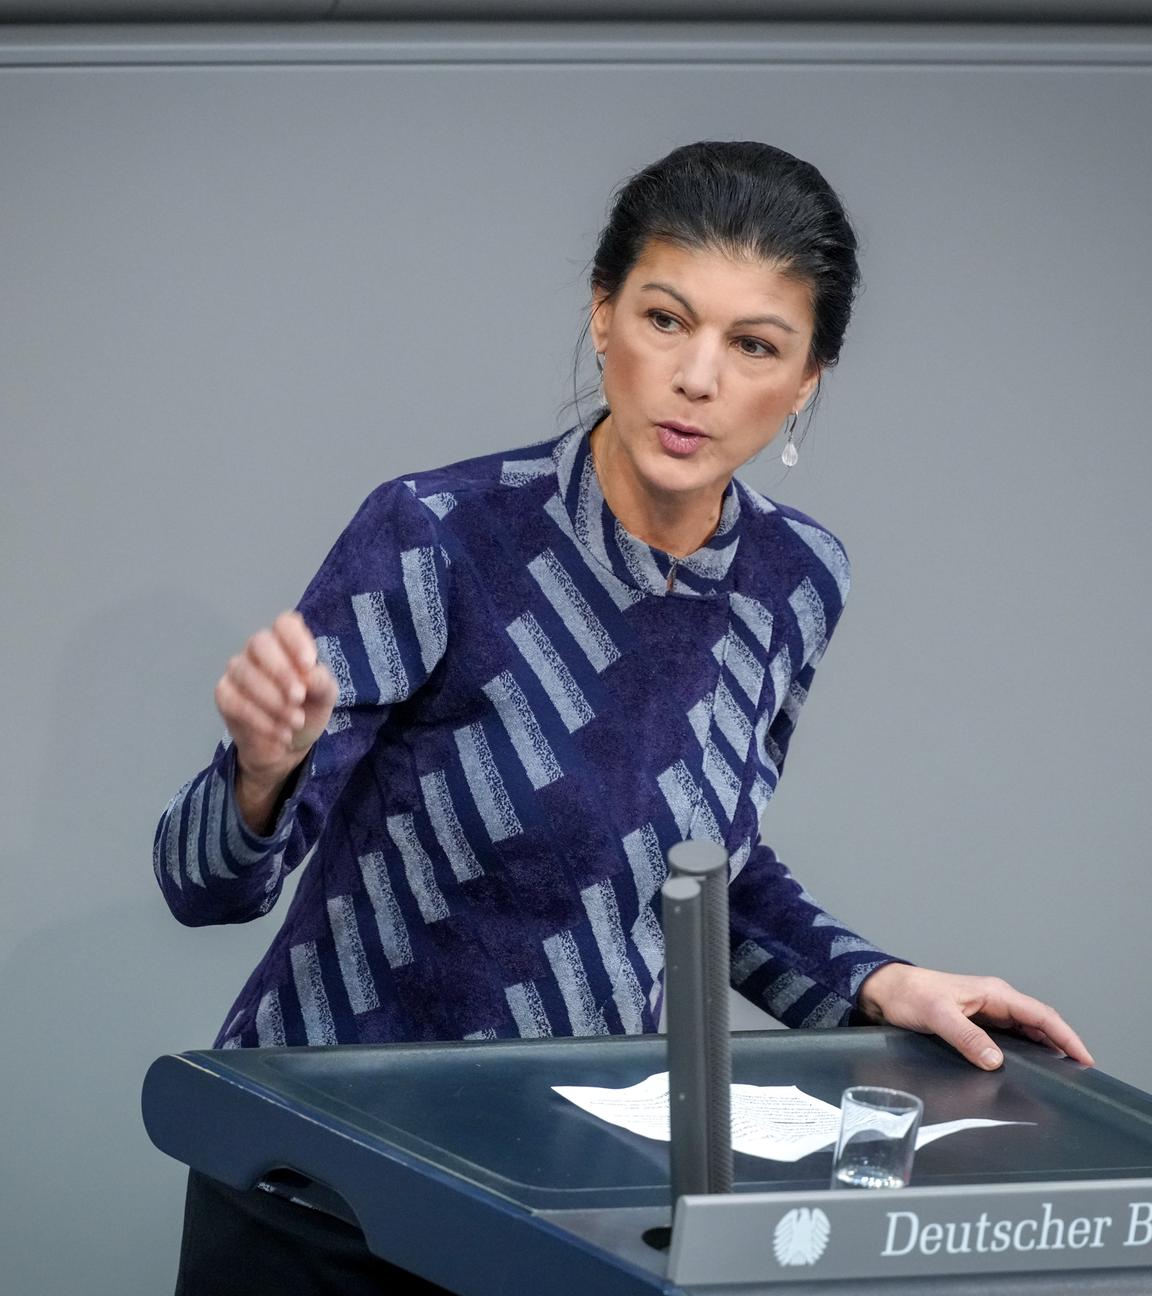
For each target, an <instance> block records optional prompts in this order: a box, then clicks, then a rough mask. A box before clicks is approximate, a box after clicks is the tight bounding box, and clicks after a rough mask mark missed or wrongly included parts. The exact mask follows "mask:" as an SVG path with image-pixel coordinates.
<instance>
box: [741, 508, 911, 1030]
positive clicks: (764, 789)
mask: <svg viewBox="0 0 1152 1296" xmlns="http://www.w3.org/2000/svg"><path fill="white" fill-rule="evenodd" d="M796 529H797V530H798V531H800V530H803V531H804V532H809V533H811V534H813V535H815V547H816V551H817V553H818V554H819V555H820V556H821V557H822V558H823V559H824V567H823V568H822V569H821V576H820V578H819V579H820V584H821V586H822V597H821V598H820V615H819V617H818V618H817V620H818V621H819V623H820V630H819V632H818V633H817V634H815V635H809V634H801V635H800V636H799V639H801V640H803V641H804V642H805V645H806V648H807V651H806V652H805V653H804V656H803V660H802V665H801V668H800V669H799V670H798V671H796V672H795V674H793V673H792V672H791V671H790V670H789V671H787V672H786V673H783V672H782V673H781V674H780V677H779V678H774V686H775V688H776V689H777V690H778V692H779V694H780V696H781V701H780V704H779V706H778V707H777V709H776V713H775V715H774V716H773V717H772V718H771V721H770V722H769V721H768V720H767V718H765V720H763V721H762V722H761V724H760V725H758V726H757V727H756V730H755V743H754V745H755V755H754V759H755V760H756V761H757V763H758V765H759V767H760V768H759V770H758V771H757V773H756V775H755V777H754V779H753V783H752V789H751V794H750V795H751V800H752V803H753V805H754V806H755V810H756V813H757V815H759V814H760V813H762V812H763V810H764V808H765V806H766V805H767V804H768V801H769V800H770V798H771V796H772V794H773V792H774V791H775V788H776V784H777V782H778V780H779V778H780V776H781V775H782V773H783V770H784V761H785V758H786V756H787V753H788V745H789V743H790V742H791V739H792V735H793V733H794V731H795V728H796V722H797V720H798V718H799V714H800V710H801V708H802V706H803V705H804V702H805V701H806V700H807V697H808V692H809V689H810V688H811V686H812V679H813V676H814V675H815V669H816V664H817V662H818V661H819V660H820V658H821V657H822V656H823V653H824V650H825V649H826V647H827V643H828V640H829V638H830V637H831V634H832V631H833V629H834V628H835V625H836V623H837V621H838V620H839V616H840V613H841V611H842V610H843V601H844V598H845V597H846V595H847V589H848V561H847V557H846V555H845V554H844V552H843V549H842V548H841V547H840V545H839V542H838V541H835V540H834V539H833V538H832V537H830V536H828V537H827V538H825V536H826V533H823V532H820V533H815V532H814V531H813V529H812V528H808V527H804V528H799V527H798V528H796ZM808 542H809V544H813V543H814V541H813V540H812V539H809V541H808ZM833 572H834V573H835V577H836V579H834V580H830V579H828V577H829V575H830V573H833ZM805 587H806V588H810V589H811V591H812V594H811V596H810V597H815V596H816V586H815V584H813V583H810V582H805ZM794 642H795V641H794ZM786 651H787V650H785V652H782V653H780V654H778V656H777V658H776V659H775V661H774V663H773V666H774V667H775V665H776V663H777V662H780V661H781V660H782V659H786ZM772 674H773V675H774V676H775V675H776V674H777V672H776V670H773V671H772ZM753 841H754V844H753V845H752V847H751V850H750V851H749V852H748V853H747V855H746V857H745V858H744V860H743V861H741V858H740V852H737V853H736V854H735V855H734V856H733V860H732V863H733V871H734V874H735V876H734V878H733V881H732V884H731V886H730V888H729V907H730V915H731V941H732V967H731V983H732V986H733V988H734V989H736V990H737V991H739V993H740V994H741V995H743V996H744V998H746V999H748V1000H749V1001H750V1002H752V1003H754V1004H755V1005H756V1006H757V1007H758V1008H761V1009H763V1010H764V1011H765V1012H767V1013H768V1014H769V1015H770V1016H772V1017H775V1018H776V1019H777V1020H778V1021H781V1022H783V1023H784V1024H785V1025H786V1026H806V1027H817V1026H842V1025H862V1024H864V1023H865V1022H866V1020H867V1019H866V1018H865V1017H864V1015H863V1014H862V1013H860V1012H859V1011H858V1009H857V1007H856V1002H857V996H858V993H859V990H860V986H861V985H862V984H863V982H864V979H865V978H866V977H867V976H868V975H869V974H870V973H872V972H874V971H875V970H876V969H877V968H879V967H881V966H883V965H884V964H885V963H905V962H907V961H908V960H906V959H901V958H898V957H896V956H895V955H892V954H889V953H886V952H885V951H884V950H882V949H880V948H879V946H877V945H874V944H873V943H872V942H871V941H869V940H866V939H865V938H864V937H862V936H859V935H857V934H856V933H855V932H854V931H852V930H851V929H850V928H848V927H846V926H845V925H844V924H843V923H842V922H840V921H839V919H837V918H834V917H832V916H831V915H830V914H828V913H826V912H825V911H824V909H822V908H821V906H820V904H819V903H818V902H817V901H816V900H815V899H814V898H813V897H812V896H811V895H809V893H808V892H807V891H806V890H805V889H804V887H803V886H801V885H800V883H799V882H797V881H796V879H795V878H794V877H793V876H792V874H791V873H790V872H789V870H788V869H787V868H786V867H785V865H784V864H782V863H781V861H780V860H779V859H778V858H777V857H776V854H775V852H774V851H773V850H772V848H771V847H770V846H768V845H766V844H765V843H764V842H762V841H760V840H759V832H758V830H754V832H753Z"/></svg>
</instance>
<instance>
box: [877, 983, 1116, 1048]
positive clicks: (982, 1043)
mask: <svg viewBox="0 0 1152 1296" xmlns="http://www.w3.org/2000/svg"><path fill="white" fill-rule="evenodd" d="M857 1003H858V1006H859V1008H860V1011H861V1012H862V1013H864V1014H865V1016H867V1017H869V1018H870V1019H871V1020H872V1021H874V1022H876V1023H878V1024H883V1025H888V1026H902V1027H904V1028H905V1029H906V1030H914V1031H921V1032H923V1033H924V1034H927V1035H939V1036H940V1038H941V1039H943V1040H945V1041H946V1042H947V1043H949V1044H951V1045H952V1047H953V1048H954V1049H956V1051H957V1052H958V1053H960V1054H961V1055H962V1056H963V1057H965V1058H967V1059H968V1061H969V1062H971V1063H973V1064H974V1065H975V1066H978V1067H982V1068H984V1070H986V1071H992V1070H995V1069H996V1067H998V1066H999V1065H1000V1064H1001V1063H1002V1062H1003V1061H1004V1058H1003V1055H1002V1054H1001V1052H1000V1050H999V1049H998V1048H997V1047H996V1044H995V1042H994V1041H993V1040H992V1037H991V1036H990V1035H988V1034H987V1033H986V1032H985V1031H984V1030H982V1029H981V1027H982V1026H994V1027H997V1028H999V1029H1001V1030H1010V1031H1015V1032H1016V1033H1017V1034H1020V1035H1024V1036H1026V1037H1027V1038H1028V1039H1030V1040H1033V1041H1035V1042H1036V1043H1037V1044H1047V1045H1048V1046H1049V1047H1051V1048H1054V1049H1056V1050H1057V1051H1059V1052H1062V1053H1065V1054H1067V1055H1068V1057H1070V1058H1073V1059H1074V1060H1075V1061H1077V1062H1083V1063H1085V1064H1086V1065H1088V1066H1093V1065H1095V1063H1094V1061H1093V1058H1092V1054H1091V1053H1089V1052H1088V1050H1087V1049H1086V1048H1085V1047H1084V1044H1083V1041H1082V1040H1081V1039H1080V1037H1079V1035H1077V1034H1076V1032H1075V1031H1074V1030H1073V1029H1072V1027H1071V1026H1069V1025H1068V1023H1067V1022H1066V1021H1065V1020H1064V1019H1063V1017H1061V1016H1060V1014H1059V1013H1058V1012H1057V1011H1056V1010H1055V1008H1050V1007H1049V1006H1048V1005H1047V1004H1045V1003H1041V1002H1040V1000H1039V999H1033V998H1032V997H1031V996H1030V995H1026V994H1022V993H1021V992H1020V991H1019V990H1017V989H1016V988H1015V987H1014V986H1010V985H1009V984H1008V982H1007V981H1002V980H1000V978H999V977H984V976H959V975H956V974H954V973H951V972H934V971H932V970H931V969H930V968H921V967H911V966H909V965H908V964H904V963H886V964H885V965H884V966H883V967H881V968H877V970H876V971H875V972H873V973H872V975H871V976H869V977H867V978H865V980H864V983H863V985H862V986H861V987H860V994H859V998H858V1000H857Z"/></svg>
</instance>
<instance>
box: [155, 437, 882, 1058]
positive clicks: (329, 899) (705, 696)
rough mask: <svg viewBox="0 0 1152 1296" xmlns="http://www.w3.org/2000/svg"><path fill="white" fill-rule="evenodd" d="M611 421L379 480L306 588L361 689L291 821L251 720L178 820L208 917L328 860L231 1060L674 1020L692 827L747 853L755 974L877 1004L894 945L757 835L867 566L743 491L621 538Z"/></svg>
mask: <svg viewBox="0 0 1152 1296" xmlns="http://www.w3.org/2000/svg"><path fill="white" fill-rule="evenodd" d="M588 431H589V428H587V427H581V426H576V427H574V428H571V429H570V430H569V431H567V432H565V433H563V434H562V435H560V436H558V437H556V438H553V439H551V440H548V441H543V442H539V443H537V444H535V445H530V446H527V447H524V448H522V449H518V450H515V451H512V452H510V453H507V454H488V455H482V456H479V457H476V458H472V459H468V460H465V461H463V462H460V463H456V464H452V465H450V466H449V467H445V468H440V469H436V470H432V471H428V472H422V473H418V474H416V475H415V476H413V477H410V478H407V479H404V480H395V481H389V482H385V483H384V484H383V485H381V486H379V487H378V488H377V489H376V490H374V491H373V492H372V493H371V494H370V495H369V496H368V498H367V499H366V500H365V501H364V503H363V504H362V505H361V507H360V509H359V511H358V512H357V513H356V516H355V517H354V518H353V519H352V521H351V523H350V524H349V525H348V527H347V528H346V529H345V531H344V532H343V534H342V535H341V536H340V537H339V539H338V540H337V542H336V544H335V545H334V546H333V548H332V550H331V552H330V553H329V555H328V557H327V558H326V559H325V561H324V563H323V565H322V567H321V568H320V571H319V572H318V573H317V575H316V576H315V577H314V579H313V580H312V582H311V584H310V585H309V586H308V588H307V590H306V591H305V593H304V596H303V598H302V600H301V602H300V604H299V610H300V612H301V613H302V615H303V616H304V619H305V621H306V622H307V624H308V626H309V627H310V628H311V630H312V632H313V634H314V635H315V636H316V640H317V644H318V646H319V651H320V655H321V657H322V659H323V660H324V661H325V662H326V664H327V665H328V667H329V668H330V669H331V671H332V673H333V675H334V676H335V678H336V680H337V681H338V683H339V686H340V694H339V700H338V703H337V706H336V709H335V710H334V712H333V715H332V719H331V722H330V723H329V725H328V728H327V730H326V732H325V733H324V734H323V735H322V736H321V738H320V739H319V741H318V742H317V743H316V744H315V746H314V747H313V749H312V751H311V753H310V756H309V758H308V760H307V761H306V762H305V764H304V765H303V766H302V767H301V769H300V771H299V773H298V776H297V780H296V783H295V786H294V788H293V790H292V792H291V795H290V796H289V797H288V798H287V801H286V802H285V804H284V806H283V809H282V812H281V814H280V816H279V819H278V822H277V823H276V825H275V827H274V829H273V831H272V833H271V835H270V836H268V837H258V836H256V835H254V834H253V833H252V832H250V831H249V830H248V827H247V825H246V824H245V823H244V822H243V821H242V819H241V818H240V817H239V815H238V813H237V809H236V804H235V800H234V797H233V790H232V789H233V777H234V770H235V749H234V747H233V746H232V745H231V742H230V740H229V739H228V738H227V737H225V739H224V740H223V741H222V742H221V743H220V744H219V745H218V747H217V749H216V752H215V755H214V757H213V759H212V762H211V764H209V765H208V766H207V768H205V769H203V770H201V772H200V773H199V774H197V775H196V777H195V778H193V779H191V780H190V781H189V782H188V783H187V784H186V785H185V786H184V787H182V788H181V789H180V790H179V792H177V794H176V795H175V797H173V799H172V801H171V802H170V803H169V805H168V806H167V808H166V809H165V811H164V813H163V816H162V817H161V820H160V823H159V825H158V828H157V832H156V837H155V844H154V867H155V872H156V877H157V880H158V882H159V884H160V887H161V889H162V891H163V893H164V897H165V899H166V901H167V903H168V905H169V907H170V908H171V910H172V912H173V913H174V914H175V916H176V917H177V918H178V919H179V920H180V921H181V922H183V923H186V924H188V925H192V926H195V925H200V924H205V923H232V922H247V921H249V920H250V919H253V918H257V917H259V916H260V915H262V914H265V913H267V912H268V911H269V910H270V909H271V908H272V907H273V905H274V904H275V903H276V899H277V897H278V895H279V893H280V890H281V887H282V885H283V882H284V878H285V877H286V875H287V874H288V873H289V872H291V870H292V869H294V868H296V867H297V865H299V864H300V863H301V861H303V860H304V859H305V857H306V856H307V855H308V853H309V851H313V848H314V851H313V854H312V856H311V858H310V861H309V863H308V864H307V866H306V875H305V876H304V878H303V879H302V880H301V884H300V886H299V887H298V888H297V891H296V894H295V896H294V898H293V901H292V904H291V906H290V907H289V910H288V913H287V915H286V917H285V920H284V923H283V925H282V926H281V928H280V930H279V932H278V933H277V935H276V937H275V939H274V940H273V941H272V944H271V946H270V948H269V949H268V952H267V953H266V955H265V956H264V958H263V959H262V960H261V962H260V963H259V965H258V966H257V968H256V969H255V971H254V972H253V973H252V976H251V977H250V978H249V980H248V983H247V984H246V985H245V986H244V988H243V990H242V991H241V993H240V995H239V997H238V998H237V1000H236V1002H235V1004H234V1005H233V1006H232V1009H231V1010H230V1012H229V1014H228V1016H227V1018H226V1019H225V1022H224V1025H223V1026H222V1028H221V1030H220V1032H219V1034H218V1036H217V1038H216V1041H215V1047H253V1046H260V1047H267V1046H273V1045H284V1044H340V1043H372V1042H381V1043H383V1042H392V1041H411V1040H452V1039H486V1038H507V1037H515V1036H545V1035H595V1034H607V1033H639V1032H646V1031H654V1030H656V1029H657V1023H658V1020H659V1014H660V998H661V993H662V991H661V985H662V971H663V943H662V938H661V929H660V914H659V888H660V885H661V883H662V881H663V879H664V876H665V853H666V852H667V850H668V848H669V847H670V846H671V845H672V844H673V843H675V842H677V841H680V840H684V839H688V838H708V839H711V840H714V841H718V842H722V843H723V844H724V846H725V847H726V848H727V850H728V852H729V855H730V861H731V864H730V867H731V886H730V898H731V936H732V942H731V943H732V984H733V985H734V986H735V987H736V988H737V989H738V990H739V991H740V992H741V993H742V994H744V995H745V996H746V997H747V998H749V999H750V1000H752V1001H753V1002H754V1003H756V1004H758V1005H759V1006H761V1007H762V1008H764V1009H766V1010H767V1011H768V1012H769V1013H770V1014H772V1015H773V1016H774V1017H776V1018H778V1019H779V1020H780V1021H782V1022H784V1023H785V1024H787V1025H789V1026H830V1025H838V1024H847V1023H851V1022H853V1021H860V1020H863V1019H862V1018H861V1017H860V1016H859V1015H858V1014H857V1012H856V1009H855V1006H854V1005H855V1000H856V994H857V991H858V989H859V986H860V984H861V982H862V981H863V979H864V978H865V977H866V976H867V975H868V973H869V972H871V971H872V970H874V969H875V968H877V967H879V966H880V965H881V964H882V963H885V962H888V961H891V960H892V956H891V955H888V954H885V953H884V952H883V951H881V950H879V949H877V948H876V947H875V946H873V945H872V944H870V943H869V942H868V941H866V940H863V939H862V938H861V937H859V936H858V935H856V934H855V933H854V932H852V931H850V930H848V929H847V928H845V927H844V926H843V925H842V924H841V923H839V922H838V921H837V920H836V919H834V918H832V917H830V916H829V915H828V914H827V913H825V912H824V911H823V910H822V909H821V908H820V907H819V905H818V904H817V903H816V902H815V900H813V898H812V897H811V896H810V895H808V894H807V892H806V891H805V890H804V889H803V888H802V887H801V886H800V885H799V884H798V883H797V882H796V881H795V880H794V879H793V878H792V876H791V874H790V873H789V871H788V870H787V869H786V868H785V867H784V866H783V864H782V863H781V862H780V861H779V860H778V859H777V858H776V856H775V854H774V853H773V852H772V850H771V849H770V848H769V847H768V846H767V845H766V844H764V843H762V842H760V840H759V820H760V816H761V813H762V811H763V810H764V808H765V806H766V805H767V804H768V801H769V799H770V798H771V796H772V794H773V792H774V791H775V788H776V784H777V781H778V779H779V777H780V772H781V769H782V768H783V764H784V758H785V753H786V751H787V748H788V742H789V738H790V737H791V734H792V731H793V728H794V727H795V724H796V720H797V717H798V715H799V712H800V709H801V707H802V706H803V703H804V700H805V698H806V696H807V693H808V689H809V687H810V686H811V683H812V676H813V672H814V669H815V667H816V664H817V662H818V661H819V660H820V657H821V655H822V654H823V652H824V650H825V647H826V645H827V643H828V639H829V636H830V635H831V633H832V631H833V629H834V627H835V625H836V622H837V620H838V618H839V616H840V612H841V609H842V606H843V602H844V597H845V594H846V592H847V589H848V575H849V573H848V562H847V559H846V557H845V554H844V551H843V549H842V547H841V546H840V544H839V542H838V541H837V540H836V539H835V538H834V537H833V536H832V535H831V534H830V533H829V532H828V531H826V530H825V529H824V528H823V527H821V526H819V525H817V524H816V523H815V522H814V521H812V519H810V518H808V517H806V516H805V515H804V514H802V513H800V512H798V511H797V510H795V509H791V508H787V507H785V506H783V505H780V504H775V503H773V502H772V501H770V500H768V499H767V498H765V497H764V496H762V495H760V494H758V493H757V492H756V491H754V490H752V489H750V488H749V487H748V486H746V485H745V484H744V483H742V482H740V481H739V480H737V479H733V480H732V482H731V483H730V484H729V486H728V488H727V491H726V493H725V496H724V501H723V509H722V513H721V519H720V524H719V526H718V528H717V530H716V532H715V534H714V535H713V536H712V538H711V539H710V540H709V541H708V543H707V544H706V545H704V546H703V547H702V548H700V549H699V550H697V551H696V552H695V553H693V554H691V555H689V556H688V557H684V558H680V559H676V558H673V557H671V556H670V555H668V554H667V553H665V552H663V551H662V550H659V549H656V548H653V547H651V546H649V545H647V544H645V543H643V542H642V541H640V540H638V539H636V538H635V537H634V536H632V535H630V534H629V533H628V532H627V531H625V530H624V529H623V527H621V526H620V524H619V523H618V521H617V520H616V518H615V516H614V515H613V514H612V512H611V511H610V509H609V508H608V506H607V503H606V502H605V500H604V496H603V494H602V493H601V491H600V487H599V483H598V481H597V477H596V473H595V470H594V467H593V464H592V460H591V456H590V453H589V443H588Z"/></svg>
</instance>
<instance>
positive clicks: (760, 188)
mask: <svg viewBox="0 0 1152 1296" xmlns="http://www.w3.org/2000/svg"><path fill="white" fill-rule="evenodd" d="M652 239H658V240H662V241H665V242H669V243H674V244H677V245H679V246H680V247H684V248H697V249H715V250H717V251H721V252H724V253H727V254H729V255H732V256H737V257H740V256H754V257H758V258H761V259H763V260H766V261H771V262H773V263H775V264H776V266H777V267H778V268H779V269H780V271H781V272H782V273H784V274H787V275H789V276H791V277H793V278H795V279H797V280H801V281H803V282H805V283H807V284H809V285H810V286H811V289H812V313H813V317H814V321H815V327H814V332H813V336H812V350H811V357H812V359H813V360H815V361H816V362H817V363H818V364H819V365H820V366H821V368H828V367H829V366H831V365H834V364H835V363H836V362H837V360H838V359H839V358H840V347H841V344H842V343H843V340H844V333H845V331H846V330H847V328H848V321H849V318H850V317H851V314H852V303H853V300H854V298H855V296H856V293H857V291H858V289H859V286H860V271H859V268H858V266H857V263H856V246H857V244H856V235H855V233H854V231H853V229H852V226H851V224H850V222H849V220H848V216H847V214H846V213H845V211H844V207H843V205H842V204H841V202H840V199H839V198H838V197H837V196H836V193H835V192H834V190H833V189H832V187H831V186H830V185H829V184H828V182H827V180H825V179H824V177H823V176H822V175H821V174H820V172H819V171H817V170H816V168H815V167H814V166H813V165H812V164H811V163H810V162H803V161H801V160H800V158H797V157H793V156H792V154H791V153H785V152H784V150H783V149H778V148H774V147H773V146H772V145H771V144H761V143H758V142H757V141H755V140H729V141H724V140H701V141H699V142H698V143H696V144H684V145H682V146H681V147H680V148H677V149H673V150H672V152H671V153H669V154H668V155H667V156H666V157H662V158H661V159H660V160H659V161H658V162H653V163H651V164H650V165H648V166H646V167H645V168H644V169H643V170H642V171H638V172H637V173H636V174H635V175H634V176H632V177H631V178H630V179H628V180H626V181H625V182H624V183H623V184H622V185H621V186H620V187H619V188H618V189H617V190H616V194H615V198H614V201H613V204H612V210H611V213H610V214H609V217H608V223H607V224H606V225H605V227H604V229H603V231H602V232H601V234H600V241H599V244H598V245H597V248H596V253H595V255H594V256H593V258H592V265H591V272H590V275H589V281H590V284H591V286H592V288H593V289H600V290H601V291H602V292H604V293H606V294H607V296H608V297H612V296H614V295H615V294H616V293H617V292H619V290H620V288H621V286H622V285H623V283H624V280H625V279H626V278H627V277H628V274H629V272H630V271H631V269H632V267H633V266H634V265H635V264H636V262H637V260H639V258H640V255H641V254H642V252H643V251H644V248H645V246H646V245H647V243H648V242H649V240H652ZM581 340H583V335H581ZM577 352H579V344H577Z"/></svg>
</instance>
